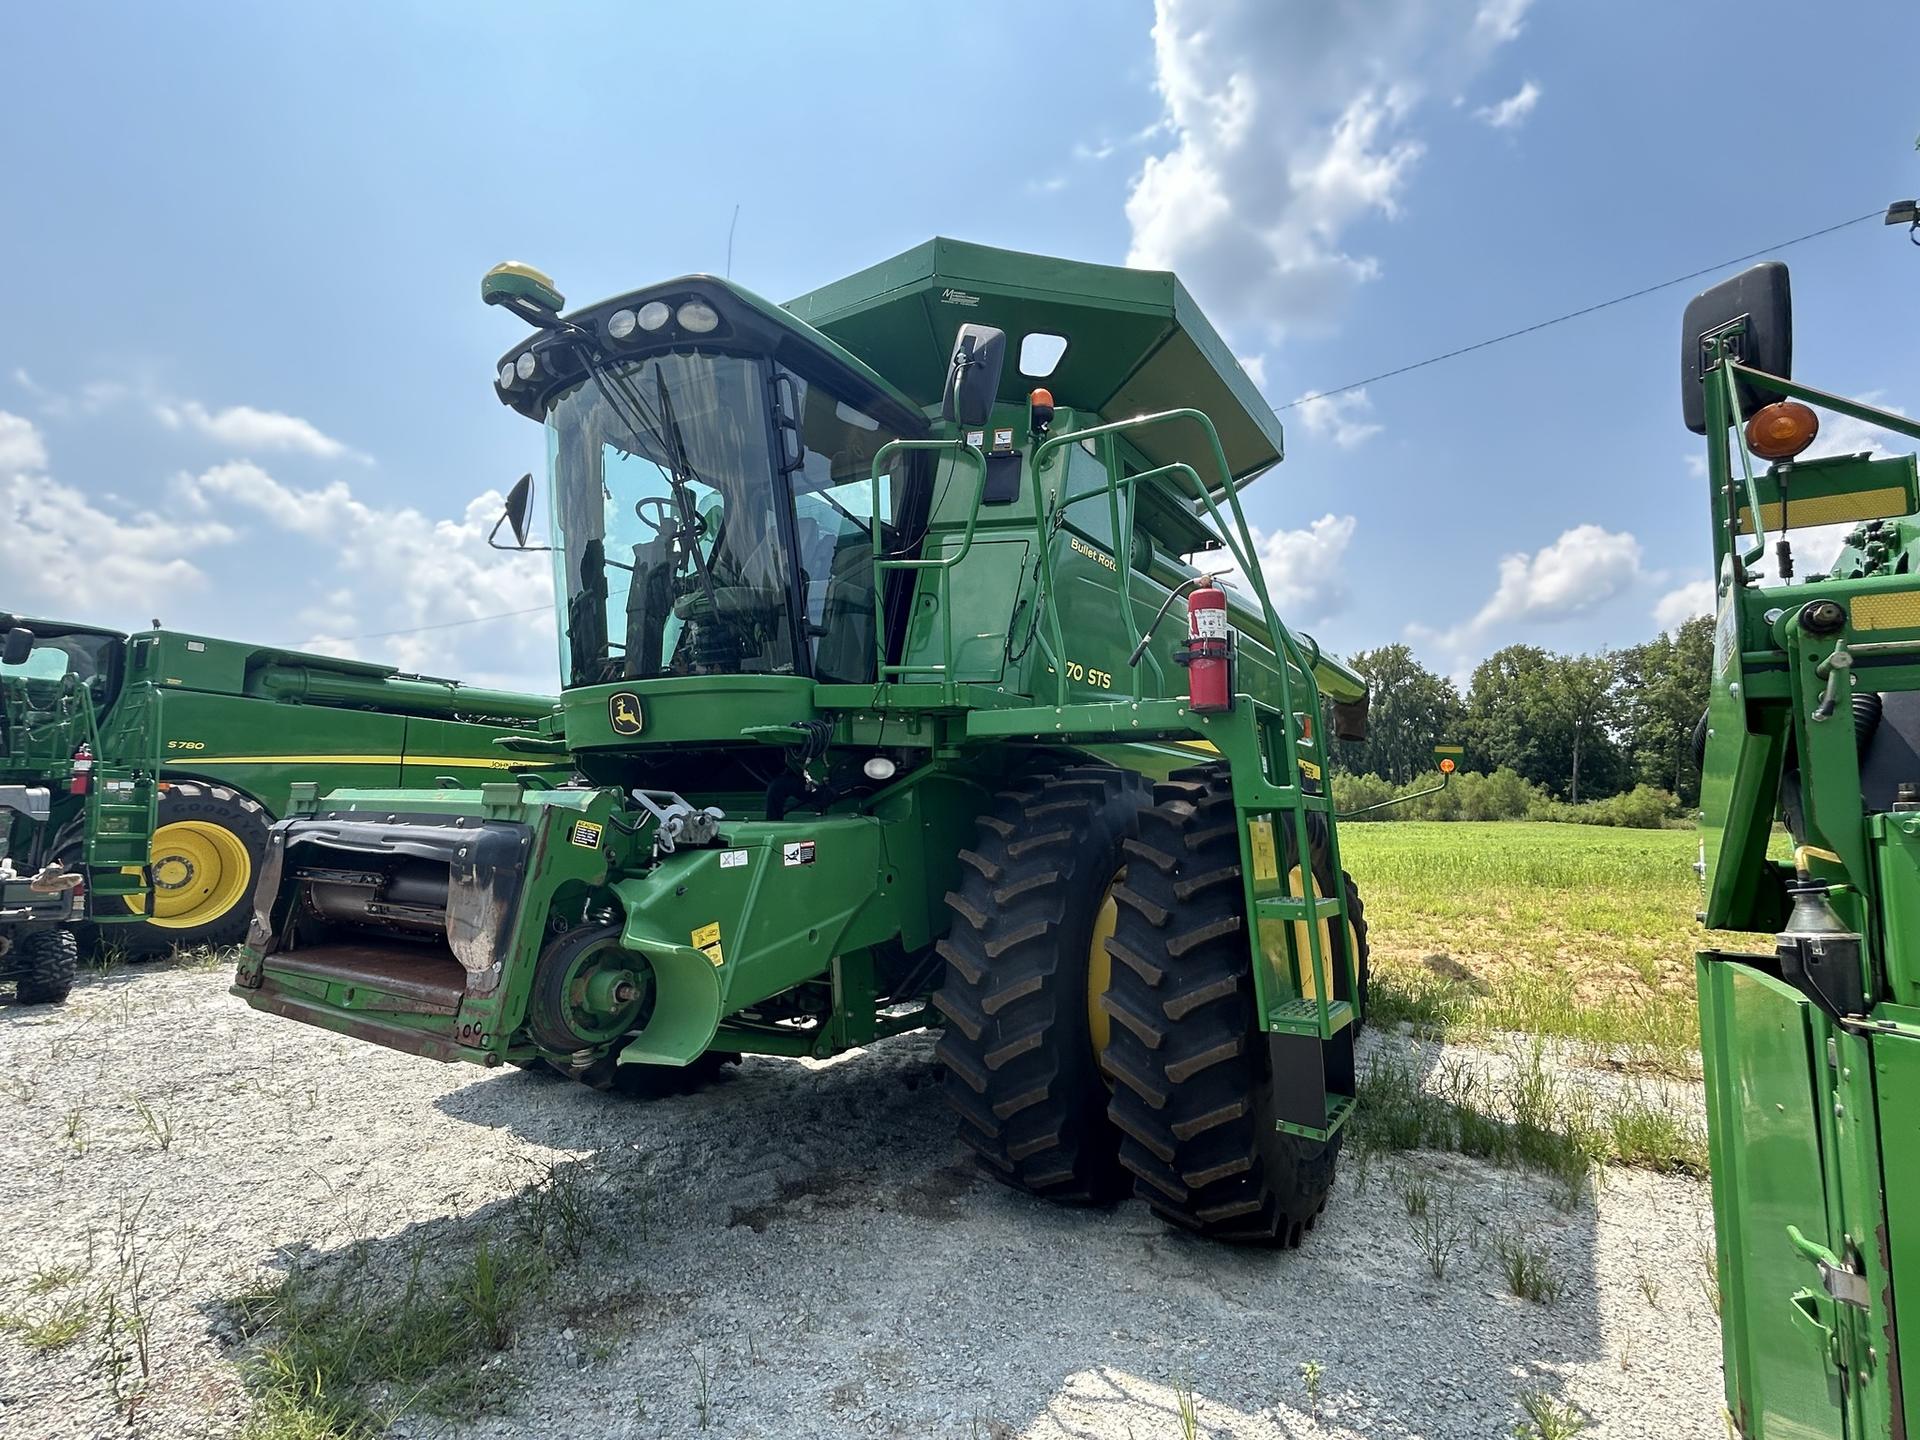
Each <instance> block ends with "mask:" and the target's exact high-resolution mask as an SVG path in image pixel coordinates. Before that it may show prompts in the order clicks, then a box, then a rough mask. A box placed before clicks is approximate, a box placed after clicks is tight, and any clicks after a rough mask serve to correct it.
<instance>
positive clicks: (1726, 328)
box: [1680, 260, 1793, 435]
mask: <svg viewBox="0 0 1920 1440" xmlns="http://www.w3.org/2000/svg"><path fill="white" fill-rule="evenodd" d="M1736 330H1737V333H1731V334H1730V333H1729V332H1734V331H1736ZM1717 337H1725V338H1726V341H1727V347H1726V348H1728V349H1730V350H1731V351H1732V352H1733V354H1734V355H1735V356H1736V357H1737V358H1738V359H1739V361H1740V363H1741V364H1742V365H1745V366H1747V367H1749V368H1750V369H1754V370H1764V371H1766V372H1767V374H1769V375H1778V376H1779V377H1780V378H1781V379H1782V380H1791V379H1792V378H1793V300H1792V296H1791V294H1790V293H1789V291H1788V287H1787V267H1786V266H1785V265H1782V264H1781V263H1780V262H1779V261H1778V260H1765V261H1762V262H1761V263H1760V264H1758V265H1755V266H1754V267H1753V268H1752V269H1750V270H1742V271H1741V272H1740V273H1739V274H1738V275H1735V276H1734V277H1733V278H1732V279H1729V280H1722V281H1721V282H1720V283H1719V284H1718V285H1715V286H1713V287H1711V288H1710V289H1706V290H1702V291H1701V292H1700V293H1699V294H1698V295H1696V296H1694V297H1693V299H1692V300H1690V301H1688V302H1687V313H1686V318H1685V319H1684V320H1683V321H1682V322H1681V325H1680V409H1681V413H1682V414H1683V415H1684V416H1685V417H1686V421H1687V428H1688V429H1689V430H1691V431H1692V432H1693V433H1694V434H1696V435H1704V434H1706V433H1707V396H1706V390H1705V388H1704V387H1703V386H1702V384H1701V381H1702V379H1703V378H1704V377H1705V375H1706V373H1707V341H1708V340H1710V339H1714V338H1717ZM1773 398H1774V397H1773V396H1772V395H1769V394H1765V393H1763V392H1761V391H1759V390H1755V389H1754V388H1753V387H1751V386H1749V385H1742V386H1741V387H1740V418H1741V419H1742V420H1745V419H1748V418H1749V417H1751V416H1752V414H1753V412H1754V411H1756V410H1758V409H1759V408H1760V407H1761V406H1762V405H1765V404H1766V403H1767V402H1768V401H1769V400H1771V399H1773Z"/></svg>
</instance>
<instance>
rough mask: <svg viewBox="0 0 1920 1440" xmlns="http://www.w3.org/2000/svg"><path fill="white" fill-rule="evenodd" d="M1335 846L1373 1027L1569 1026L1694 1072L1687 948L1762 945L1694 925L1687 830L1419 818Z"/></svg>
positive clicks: (1354, 829)
mask: <svg viewBox="0 0 1920 1440" xmlns="http://www.w3.org/2000/svg"><path fill="white" fill-rule="evenodd" d="M1340 846H1341V858H1342V859H1343V861H1344V862H1345V864H1346V868H1347V869H1348V870H1350V871H1351V872H1352V873H1353V876H1354V879H1355V880H1356V881H1357V882H1358V883H1359V886H1360V893H1361V896H1362V898H1363V899H1364V900H1365V902H1366V908H1367V920H1368V922H1369V924H1370V926H1371V937H1370V938H1371V943H1372V947H1373V974H1374V984H1373V995H1372V1000H1373V1007H1374V1019H1375V1020H1376V1021H1377V1022H1379V1023H1385V1024H1392V1023H1395V1022H1398V1021H1403V1020H1404V1021H1410V1022H1412V1023H1413V1024H1414V1025H1415V1026H1416V1027H1418V1028H1421V1029H1423V1030H1428V1031H1432V1032H1434V1033H1437V1034H1441V1035H1448V1036H1472V1035H1475V1034H1484V1033H1486V1032H1489V1031H1494V1030H1511V1031H1524V1032H1527V1033H1530V1034H1535V1035H1553V1036H1561V1037H1565V1038H1567V1039H1570V1040H1574V1041H1577V1042H1581V1043H1584V1044H1587V1045H1591V1046H1593V1047H1595V1048H1597V1049H1604V1050H1607V1051H1627V1052H1630V1058H1631V1059H1632V1060H1633V1061H1635V1062H1637V1063H1643V1064H1645V1065H1647V1066H1649V1067H1650V1068H1654V1069H1658V1070H1662V1071H1667V1072H1670V1073H1686V1072H1687V1071H1688V1070H1689V1069H1690V1068H1691V1063H1692V1062H1691V1059H1690V1055H1689V1052H1691V1051H1692V1050H1693V1049H1695V1048H1696V1047H1697V1045H1698V1043H1699V1019H1698V1010H1697V1007H1696V1004H1695V999H1694V991H1693V952H1694V951H1695V950H1696V949H1699V948H1702V947H1705V946H1708V945H1727V946H1730V947H1733V948H1741V947H1745V948H1752V947H1753V945H1754V944H1755V943H1756V942H1755V940H1754V939H1753V937H1747V936H1725V935H1718V934H1716V933H1715V932H1711V931H1706V930H1702V929H1701V928H1700V926H1699V924H1698V923H1697V922H1696V921H1695V919H1694V915H1695V913H1696V912H1697V911H1698V909H1699V908H1700V884H1699V880H1698V878H1697V877H1696V876H1695V875H1694V872H1693V868H1692V866H1693V862H1694V859H1695V857H1696V856H1697V854H1698V851H1699V837H1698V835H1697V833H1696V832H1694V831H1692V830H1615V829H1607V828H1603V827H1599V826H1587V825H1553V824H1541V823H1534V822H1529V821H1500V822H1487V823H1473V822H1459V823H1443V822H1438V821H1413V820H1409V821H1402V822H1400V823H1397V824H1393V825H1351V826H1347V827H1346V828H1344V829H1343V830H1342V831H1341V832H1340ZM1762 943H1764V944H1765V946H1766V947H1767V948H1771V943H1772V942H1771V940H1770V939H1769V940H1766V941H1765V942H1762Z"/></svg>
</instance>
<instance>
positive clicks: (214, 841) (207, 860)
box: [127, 820, 253, 930]
mask: <svg viewBox="0 0 1920 1440" xmlns="http://www.w3.org/2000/svg"><path fill="white" fill-rule="evenodd" d="M148 856H149V859H148V865H149V867H150V868H151V869H152V871H153V914H152V915H151V916H150V917H149V918H148V923H150V924H153V925H158V926H160V927H162V928H163V929H167V930H191V929H194V928H196V927H198V926H201V925H210V924H212V923H213V922H214V921H215V920H218V919H219V918H220V917H221V916H222V915H225V914H226V913H227V912H228V911H229V910H231V909H233V907H234V906H235V905H238V904H240V903H241V902H242V901H244V900H245V899H246V898H247V892H248V891H249V890H251V889H252V888H253V856H251V855H249V854H248V853H247V847H246V845H245V844H244V843H243V842H242V841H241V839H240V837H239V836H238V835H235V834H234V833H233V832H232V831H231V830H228V829H226V828H225V827H223V826H220V825H216V824H214V823H213V822H212V821H210V820H176V821H174V822H173V823H172V824H170V825H162V826H161V827H160V828H159V829H158V830H156V831H154V833H153V847H152V849H150V850H149V851H148ZM128 873H129V874H135V873H138V872H137V871H134V870H132V869H131V868H129V870H128ZM127 908H128V909H129V910H138V909H140V902H139V900H138V898H137V897H133V896H129V897H128V898H127Z"/></svg>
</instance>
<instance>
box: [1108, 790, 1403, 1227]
mask: <svg viewBox="0 0 1920 1440" xmlns="http://www.w3.org/2000/svg"><path fill="white" fill-rule="evenodd" d="M1154 802H1155V803H1154V805H1153V808H1152V809H1151V810H1149V811H1147V813H1146V814H1145V815H1144V816H1143V817H1142V819H1141V825H1140V838H1139V839H1138V840H1136V841H1134V842H1132V843H1131V844H1129V845H1128V847H1127V851H1128V862H1127V879H1126V883H1125V884H1123V885H1121V886H1118V887H1116V889H1115V891H1114V898H1115V899H1116V900H1117V901H1118V902H1119V916H1118V920H1117V924H1116V927H1115V930H1114V934H1113V938H1112V939H1111V940H1110V941H1109V942H1108V948H1109V949H1110V951H1111V952H1112V955H1113V961H1114V964H1113V984H1112V986H1111V987H1110V988H1109V989H1108V991H1107V994H1106V1000H1105V1004H1106V1007H1107V1011H1108V1013H1109V1014H1110V1015H1111V1016H1112V1018H1113V1022H1114V1023H1113V1040H1112V1043H1111V1045H1110V1046H1109V1047H1108V1050H1107V1070H1108V1073H1109V1074H1110V1075H1111V1076H1112V1077H1113V1079H1114V1081H1115V1088H1114V1095H1113V1105H1112V1117H1113V1122H1114V1124H1115V1125H1116V1126H1117V1127H1118V1128H1119V1130H1120V1131H1121V1133H1122V1135H1123V1136H1124V1138H1123V1140H1122V1141H1121V1146H1120V1163H1121V1164H1122V1165H1124V1166H1125V1167H1126V1169H1127V1170H1129V1171H1130V1172H1132V1174H1133V1177H1134V1188H1135V1191H1136V1193H1137V1194H1138V1195H1139V1196H1140V1198H1141V1199H1143V1200H1145V1201H1146V1202H1147V1204H1148V1205H1149V1206H1150V1207H1151V1208H1152V1209H1153V1210H1154V1211H1155V1212H1156V1213H1157V1214H1159V1215H1160V1216H1162V1217H1163V1218H1165V1219H1167V1220H1169V1221H1172V1222H1173V1223H1174V1224H1176V1225H1180V1226H1182V1227H1184V1228H1186V1229H1189V1230H1193V1231H1197V1232H1199V1233H1200V1234H1203V1235H1206V1236H1209V1237H1211V1238H1214V1239H1219V1240H1226V1241H1232V1242H1236V1243H1240V1244H1249V1245H1268V1246H1287V1247H1292V1246H1295V1245H1298V1244H1299V1243H1300V1239H1301V1236H1302V1235H1303V1234H1304V1233H1305V1232H1306V1231H1307V1229H1308V1228H1309V1227H1311V1226H1312V1224H1313V1222H1314V1220H1315V1218H1316V1217H1317V1216H1318V1215H1319V1214H1320V1212H1321V1210H1323V1209H1324V1208H1325V1206H1326V1201H1327V1192H1328V1191H1329V1190H1330V1189H1331V1188H1332V1186H1333V1172H1334V1161H1335V1158H1336V1156H1337V1155H1338V1153H1339V1149H1340V1139H1341V1137H1340V1135H1339V1134H1336V1135H1335V1136H1334V1137H1333V1138H1332V1139H1331V1140H1309V1139H1305V1138H1303V1137H1300V1136H1295V1135H1290V1134H1287V1133H1285V1132H1283V1131H1281V1130H1280V1129H1279V1128H1278V1127H1277V1125H1276V1123H1275V1117H1274V1113H1273V1105H1272V1093H1271V1089H1272V1087H1271V1072H1270V1065H1269V1057H1268V1050H1267V1045H1266V1037H1265V1036H1264V1034H1263V1033H1262V1032H1261V1030H1260V1028H1259V1025H1258V1023H1257V1016H1256V1013H1255V1005H1254V991H1253V976H1252V973H1251V969H1250V965H1249V956H1248V942H1247V935H1246V894H1245V888H1244V886H1243V884H1242V882H1241V869H1240V844H1239V826H1238V820H1237V817H1236V816H1235V813H1234V806H1233V792H1232V788H1231V785H1230V784H1229V782H1228V779H1227V774H1226V771H1225V769H1224V768H1221V767H1212V766H1209V767H1204V768H1201V769H1197V770H1186V771H1181V772H1179V773H1177V774H1176V775H1175V776H1174V777H1173V779H1171V780H1169V781H1166V782H1164V783H1162V784H1160V785H1157V786H1155V787H1154ZM1314 818H1315V819H1318V817H1314ZM1322 824H1323V825H1324V822H1322ZM1289 828H1290V827H1288V826H1286V825H1279V826H1276V829H1277V830H1278V831H1279V832H1280V834H1278V835H1277V836H1276V837H1275V838H1276V842H1277V843H1278V844H1279V846H1280V847H1281V848H1280V855H1279V863H1280V873H1281V874H1282V875H1285V874H1287V873H1288V872H1289V871H1290V870H1291V869H1292V868H1293V865H1294V863H1295V862H1294V860H1293V855H1294V850H1295V847H1294V844H1293V841H1292V837H1291V835H1290V834H1288V833H1287V831H1288V829H1289ZM1322 833H1324V830H1323V832H1322ZM1315 838H1318V837H1315ZM1315 848H1316V849H1317V848H1319V847H1318V846H1316V847H1315ZM1314 861H1315V865H1314V868H1315V872H1316V878H1317V880H1318V881H1319V885H1320V887H1321V893H1323V894H1327V893H1331V889H1332V881H1333V876H1332V874H1331V866H1330V864H1329V863H1328V857H1327V856H1325V855H1315V856H1314ZM1342 878H1343V879H1344V878H1345V877H1342ZM1348 883H1349V886H1350V885H1351V882H1350V881H1349V882H1348ZM1348 893H1349V895H1350V896H1351V895H1353V894H1354V892H1353V891H1352V890H1351V888H1350V889H1349V891H1348ZM1355 930H1356V932H1357V935H1356V938H1357V939H1358V940H1359V941H1360V942H1361V944H1362V946H1363V947H1364V939H1365V934H1366V931H1365V928H1364V922H1363V920H1362V919H1361V917H1360V916H1359V915H1358V914H1357V912H1356V915H1355ZM1335 943H1336V944H1342V943H1343V942H1342V941H1340V940H1338V939H1336V941H1335Z"/></svg>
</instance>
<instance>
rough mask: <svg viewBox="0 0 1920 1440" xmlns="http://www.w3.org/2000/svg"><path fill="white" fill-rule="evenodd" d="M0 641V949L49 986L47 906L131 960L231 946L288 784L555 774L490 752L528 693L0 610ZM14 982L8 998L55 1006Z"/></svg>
mask: <svg viewBox="0 0 1920 1440" xmlns="http://www.w3.org/2000/svg"><path fill="white" fill-rule="evenodd" d="M0 645H4V646H5V650H4V654H3V655H0V856H4V857H5V862H4V863H5V865H6V867H7V868H8V869H10V870H11V871H12V872H13V874H14V877H15V878H14V879H13V880H12V881H9V882H6V883H9V884H11V885H13V886H14V887H15V889H16V892H17V893H16V894H15V895H14V896H13V899H12V900H11V901H10V902H0V939H10V940H11V941H12V942H13V948H14V950H15V958H16V961H17V962H18V963H19V964H20V965H25V964H26V960H25V959H22V958H21V957H23V956H24V957H26V958H27V959H36V958H37V957H41V952H43V951H44V952H46V957H45V958H47V959H48V963H55V964H56V965H57V964H58V963H64V965H65V969H66V973H67V974H68V976H69V983H70V977H71V969H72V953H73V939H72V937H71V935H70V934H62V933H61V931H60V927H59V926H53V927H49V926H48V925H47V924H46V923H45V922H46V919H47V917H48V915H50V914H51V913H52V911H53V910H54V909H55V908H56V906H57V908H59V909H60V910H61V912H62V915H61V919H62V921H63V922H66V923H78V922H81V921H90V922H91V923H93V924H95V925H98V926H100V927H102V928H101V935H102V937H103V938H104V939H105V940H106V941H107V942H108V943H110V944H112V945H113V946H114V947H115V948H118V949H121V950H124V951H126V952H128V953H131V954H135V955H141V954H152V953H156V952H159V951H164V950H166V949H169V948H171V947H172V946H175V945H188V946H192V945H232V944H237V943H238V942H239V941H240V940H241V939H242V938H243V937H244V936H245V933H246V925H247V921H248V918H249V917H250V916H251V914H252V907H251V906H250V905H249V904H248V903H247V902H248V900H249V897H250V896H251V895H252V892H253V883H254V880H255V879H256V877H257V874H258V867H259V863H260V860H261V858H262V857H263V856H264V855H265V853H266V843H267V827H268V826H269V825H271V824H272V823H273V821H274V819H276V818H277V817H278V816H280V815H283V814H285V813H286V810H287V807H288V802H289V798H290V795H291V791H292V787H293V785H294V784H295V782H297V781H306V782H309V783H313V784H318V785H322V786H325V787H327V788H332V787H334V786H337V785H342V784H349V783H352V782H354V781H356V780H358V781H361V782H363V783H365V782H368V781H371V782H373V783H377V784H384V785H392V786H397V787H403V788H421V787H432V786H435V785H437V784H439V783H440V782H441V780H442V779H443V778H446V777H451V778H453V779H454V780H456V781H464V782H466V783H469V784H471V783H475V782H477V781H481V780H485V779H487V778H489V777H491V776H495V775H502V776H504V775H510V774H512V773H514V772H515V771H517V770H523V769H528V768H543V767H545V768H554V767H557V768H558V769H559V770H560V771H561V772H562V774H563V775H564V773H565V764H566V758H565V756H564V754H563V755H560V756H551V755H549V756H545V757H526V756H522V757H518V758H516V757H515V756H513V755H510V754H508V753H507V752H506V751H504V750H502V749H501V748H500V747H499V746H497V745H496V744H495V743H494V742H495V741H496V740H497V739H499V738H501V737H503V736H505V737H509V738H510V737H512V736H513V735H516V734H523V735H531V733H532V729H533V726H534V723H535V721H537V720H539V719H540V718H542V717H545V716H550V715H551V714H552V713H553V710H554V702H553V701H552V700H551V699H550V698H547V697H544V696H537V695H519V694H513V693H509V692H503V691H493V690H482V689H476V688H474V687H471V686H463V685H458V684H455V683H454V682H453V681H450V680H434V679H429V678H426V677H423V676H418V675H402V674H400V673H399V672H398V671H396V670H394V669H393V668H392V667H391V666H386V665H369V664H363V663H361V662H359V661H354V660H340V659H335V658H332V657H330V656H324V655H303V654H300V653H297V652H295V651H289V650H279V649H274V648H271V647H267V646H259V645H247V644H241V643H236V642H234V641H230V640H215V639H211V638H209V637H206V636H200V635H187V634H182V633H180V632H178V631H171V630H159V629H154V630H148V631H142V632H140V633H138V634H134V635H126V634H123V633H121V632H120V631H117V630H105V629H101V628H99V627H97V626H91V625H73V624H67V623H64V622H60V621H54V620H38V619H25V618H21V617H17V616H12V615H0ZM0 879H4V872H0ZM50 928H51V931H52V933H51V934H48V933H46V932H47V931H48V930H49V929H50ZM56 951H57V952H59V954H58V955H56V954H55V953H54V952H56ZM60 956H65V960H64V962H61V961H60ZM21 975H22V977H23V983H24V984H25V986H26V989H25V990H23V991H22V992H21V993H22V997H23V998H24V997H25V995H26V994H27V993H29V992H31V993H33V994H35V995H39V994H41V993H43V991H46V990H48V989H49V988H59V989H60V990H61V993H62V994H64V987H47V986H43V985H41V984H40V982H39V981H38V980H37V979H35V978H33V976H32V975H31V974H30V973H29V970H28V969H22V970H21ZM50 998H57V997H50Z"/></svg>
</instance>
